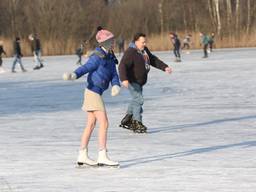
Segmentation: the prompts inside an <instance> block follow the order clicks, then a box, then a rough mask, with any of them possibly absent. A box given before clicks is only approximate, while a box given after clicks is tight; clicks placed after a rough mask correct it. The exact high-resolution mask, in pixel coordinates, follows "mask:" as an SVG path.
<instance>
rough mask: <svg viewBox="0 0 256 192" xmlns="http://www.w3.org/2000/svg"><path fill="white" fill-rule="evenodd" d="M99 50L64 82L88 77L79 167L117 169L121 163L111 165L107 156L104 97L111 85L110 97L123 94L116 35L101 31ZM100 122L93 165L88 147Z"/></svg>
mask: <svg viewBox="0 0 256 192" xmlns="http://www.w3.org/2000/svg"><path fill="white" fill-rule="evenodd" d="M96 40H97V42H98V45H99V46H98V47H97V48H96V49H95V51H94V52H93V53H92V54H91V56H90V57H89V60H88V61H87V62H86V64H84V65H82V66H80V67H79V68H78V69H76V70H75V71H74V72H73V73H66V74H64V75H63V78H64V80H75V79H78V78H80V77H82V76H83V75H85V74H87V73H88V77H87V82H86V84H87V89H86V90H85V92H84V104H83V107H82V109H83V110H84V111H86V112H87V126H86V128H85V129H84V132H83V135H82V138H81V144H80V151H79V155H78V159H77V163H78V165H89V166H111V167H117V166H118V165H119V163H118V162H116V161H112V160H110V159H109V157H108V155H107V130H108V117H107V112H106V110H105V104H104V101H103V98H102V94H103V92H104V91H105V90H107V89H108V87H109V83H111V85H112V89H111V95H112V96H116V95H118V93H119V91H120V82H119V77H118V74H117V71H116V63H115V60H114V59H113V54H112V53H110V52H112V50H113V46H114V35H113V34H112V33H111V32H110V31H108V30H105V29H101V30H98V32H97V34H96ZM97 121H98V122H99V138H98V139H99V153H98V160H97V161H94V160H92V159H90V158H89V156H88V144H89V140H90V136H91V134H92V132H93V130H94V127H95V125H96V122H97Z"/></svg>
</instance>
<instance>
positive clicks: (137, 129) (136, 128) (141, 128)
mask: <svg viewBox="0 0 256 192" xmlns="http://www.w3.org/2000/svg"><path fill="white" fill-rule="evenodd" d="M132 130H133V132H134V133H147V127H146V126H145V125H143V124H142V122H140V121H137V120H133V121H132Z"/></svg>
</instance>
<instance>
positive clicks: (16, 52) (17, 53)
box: [12, 37, 26, 73]
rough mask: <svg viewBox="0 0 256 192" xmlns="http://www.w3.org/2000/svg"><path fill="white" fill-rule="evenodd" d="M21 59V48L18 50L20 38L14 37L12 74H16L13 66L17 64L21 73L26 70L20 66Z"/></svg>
mask: <svg viewBox="0 0 256 192" xmlns="http://www.w3.org/2000/svg"><path fill="white" fill-rule="evenodd" d="M22 57H23V55H22V53H21V48H20V38H19V37H16V38H15V42H14V61H13V64H12V72H13V73H16V71H15V66H16V64H17V63H19V64H20V68H21V70H22V72H26V69H25V68H24V67H23V65H22V61H21V58H22Z"/></svg>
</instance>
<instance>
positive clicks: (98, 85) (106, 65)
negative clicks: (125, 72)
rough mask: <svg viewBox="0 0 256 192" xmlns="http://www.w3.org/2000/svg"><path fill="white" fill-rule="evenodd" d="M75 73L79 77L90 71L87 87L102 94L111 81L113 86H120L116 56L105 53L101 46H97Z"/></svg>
mask: <svg viewBox="0 0 256 192" xmlns="http://www.w3.org/2000/svg"><path fill="white" fill-rule="evenodd" d="M97 53H98V54H97ZM74 73H75V74H76V76H77V78H80V77H81V76H83V75H84V74H86V73H89V75H88V77H87V83H88V85H87V88H88V89H89V90H91V91H93V92H96V93H98V94H100V95H102V93H103V92H104V91H105V90H106V89H107V88H108V86H109V83H110V82H111V85H112V86H113V85H118V86H120V82H119V77H118V74H117V71H116V64H115V60H114V56H113V55H112V54H110V53H108V54H107V53H105V52H104V51H103V50H102V49H101V48H100V47H97V48H96V49H95V51H94V53H93V54H92V55H91V56H90V57H89V60H88V61H87V62H86V63H85V64H84V65H82V66H81V67H79V68H78V69H76V70H75V72H74Z"/></svg>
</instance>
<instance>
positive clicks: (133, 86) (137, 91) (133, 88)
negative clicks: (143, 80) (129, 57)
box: [127, 83, 144, 122]
mask: <svg viewBox="0 0 256 192" xmlns="http://www.w3.org/2000/svg"><path fill="white" fill-rule="evenodd" d="M128 90H129V92H130V94H131V96H132V100H131V102H130V104H129V106H128V110H127V114H132V115H133V119H134V120H137V121H140V122H142V113H143V109H142V105H143V103H144V99H143V95H142V86H141V85H139V84H137V83H129V87H128Z"/></svg>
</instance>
